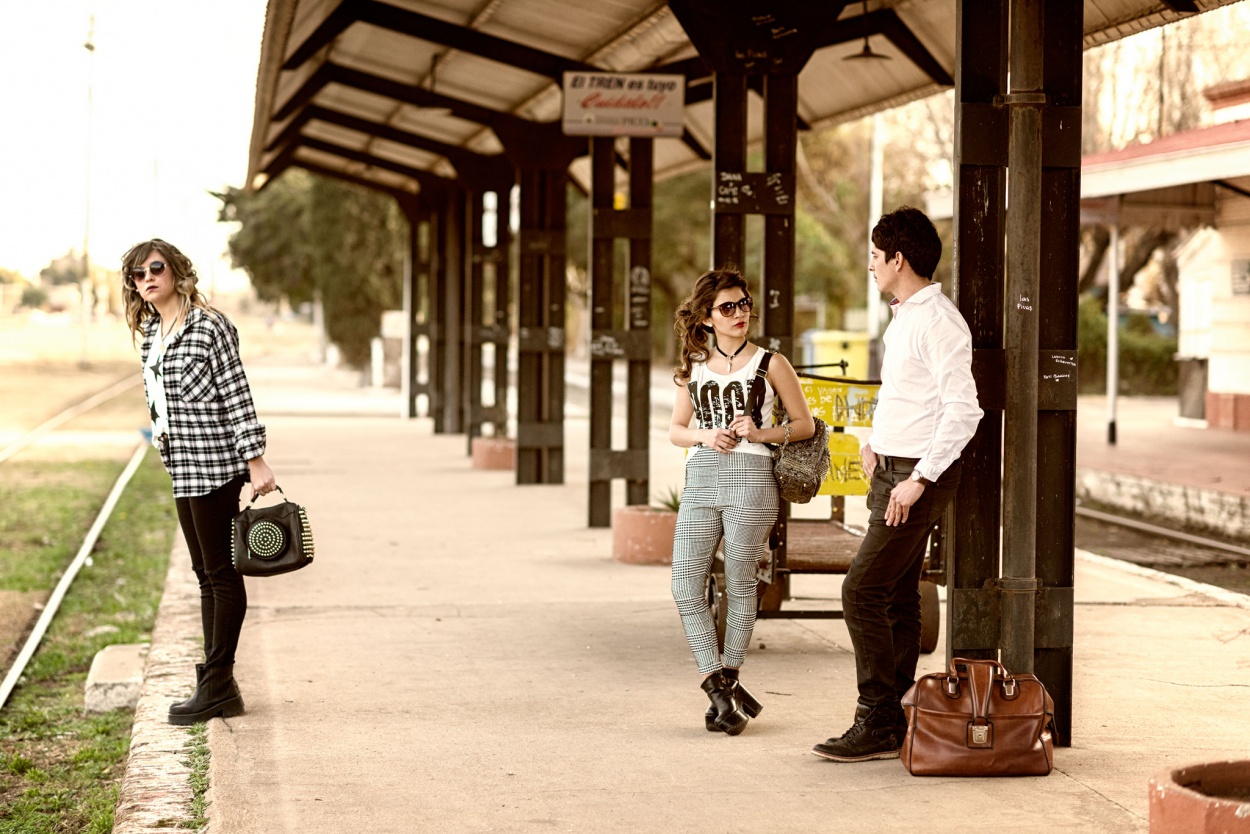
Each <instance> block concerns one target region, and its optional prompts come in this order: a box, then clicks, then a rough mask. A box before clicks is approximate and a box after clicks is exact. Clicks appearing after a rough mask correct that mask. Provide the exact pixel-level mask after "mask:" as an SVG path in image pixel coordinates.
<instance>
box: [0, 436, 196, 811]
mask: <svg viewBox="0 0 1250 834" xmlns="http://www.w3.org/2000/svg"><path fill="white" fill-rule="evenodd" d="M123 466H124V464H122V463H118V462H113V461H109V462H95V461H91V462H76V463H72V464H71V463H21V462H14V461H8V462H6V463H5V464H4V479H3V482H2V483H0V588H8V589H13V590H51V588H52V587H53V586H55V584H56V580H57V578H58V577H59V575H60V573H61V572H62V571H63V570H64V568H65V567H66V566H67V565H68V564H69V561H70V559H72V558H73V555H74V553H75V552H77V549H78V547H79V546H81V542H82V539H83V537H84V536H85V534H86V531H87V530H88V528H90V526H91V523H92V521H94V519H95V516H96V514H97V513H98V512H99V510H100V507H101V506H102V505H103V503H104V499H105V498H106V496H107V495H108V492H109V490H110V489H111V488H112V485H113V483H114V482H115V481H116V479H117V476H118V475H119V474H120V473H121V470H122V468H123ZM175 523H176V522H175V516H174V505H173V499H172V498H171V497H170V491H169V477H168V475H166V474H165V471H164V469H163V468H162V466H161V464H160V460H159V458H158V457H157V456H156V455H155V454H150V453H149V454H148V455H147V457H146V458H145V459H144V461H143V464H142V465H141V466H140V467H139V469H138V471H137V472H136V473H135V476H134V478H133V479H132V480H131V482H130V484H129V486H128V487H127V489H126V491H125V492H124V494H123V495H122V497H121V500H120V501H119V502H118V504H117V507H116V508H115V510H114V512H113V516H112V518H111V519H110V520H109V522H108V524H107V525H106V526H105V528H104V530H103V532H102V534H101V536H100V539H99V541H98V542H97V544H96V548H95V550H94V552H93V553H92V556H91V560H90V562H89V563H88V564H87V565H85V566H84V567H83V569H82V571H81V572H80V573H79V574H78V577H77V578H76V579H75V580H74V584H73V586H72V587H71V588H70V590H69V593H68V594H67V596H66V598H65V601H64V602H63V603H62V605H61V609H60V611H59V612H58V613H57V615H56V618H55V619H54V620H53V621H52V623H51V626H50V627H49V629H48V632H47V634H46V635H45V636H44V638H43V642H42V644H41V645H40V647H39V650H38V651H37V652H36V653H35V656H34V657H33V658H32V659H31V662H30V664H29V665H27V667H26V671H25V674H24V675H23V677H22V682H21V683H20V684H19V686H18V687H17V689H16V690H14V692H13V695H12V696H11V697H10V699H9V703H8V704H7V705H6V706H5V707H4V708H3V709H2V710H0V808H3V809H4V814H3V815H2V816H0V834H36V832H39V834H43V832H92V833H93V834H107V832H109V831H111V830H112V828H113V811H114V808H115V807H116V805H117V786H118V782H119V780H120V778H121V776H122V774H123V772H124V768H125V757H126V751H127V748H128V746H129V743H130V728H131V724H132V722H133V718H134V715H133V713H132V712H131V711H129V710H114V711H113V712H109V713H104V714H92V713H87V712H85V711H84V710H83V686H84V683H85V681H86V677H87V671H88V670H89V669H90V667H91V660H92V658H93V657H94V656H95V654H96V652H98V651H99V650H100V649H102V648H104V647H105V646H108V645H111V644H113V643H142V642H150V640H151V633H152V626H153V624H154V623H155V621H156V611H157V608H158V606H159V604H160V597H161V590H162V588H163V586H164V581H165V573H166V570H167V569H168V566H169V552H170V548H171V547H172V544H173V533H174V524H175Z"/></svg>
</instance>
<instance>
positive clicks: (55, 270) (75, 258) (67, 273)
mask: <svg viewBox="0 0 1250 834" xmlns="http://www.w3.org/2000/svg"><path fill="white" fill-rule="evenodd" d="M39 280H40V281H41V282H43V283H44V284H49V285H51V286H54V287H59V286H62V285H65V284H77V283H78V282H79V281H81V280H82V257H81V256H79V255H75V254H74V252H73V250H71V251H69V252H66V253H65V254H64V255H62V256H61V257H59V258H57V259H56V260H54V261H52V262H51V263H49V264H48V265H47V266H45V267H44V268H43V269H41V270H39Z"/></svg>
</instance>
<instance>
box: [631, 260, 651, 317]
mask: <svg viewBox="0 0 1250 834" xmlns="http://www.w3.org/2000/svg"><path fill="white" fill-rule="evenodd" d="M629 326H630V327H633V328H643V327H650V326H651V270H649V269H647V268H646V267H645V266H636V267H634V268H633V269H631V270H630V271H629Z"/></svg>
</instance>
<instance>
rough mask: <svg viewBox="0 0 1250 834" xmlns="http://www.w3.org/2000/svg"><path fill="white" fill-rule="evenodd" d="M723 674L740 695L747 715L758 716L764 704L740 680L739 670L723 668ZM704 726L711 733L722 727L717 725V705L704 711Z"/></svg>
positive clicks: (740, 701)
mask: <svg viewBox="0 0 1250 834" xmlns="http://www.w3.org/2000/svg"><path fill="white" fill-rule="evenodd" d="M721 674H722V675H724V676H725V680H727V681H728V682H729V684H730V685H731V686H732V687H733V689H734V694H736V695H737V696H738V702H739V703H741V704H742V711H743V712H745V713H746V714H747V717H748V718H756V717H758V716H759V714H760V713H761V712H762V711H763V710H764V705H763V704H761V703H760V702H759V700H758V699H757V698H756V697H755V696H754V695H752V694H751V693H750V692H748V691H747V689H746V687H744V686H743V685H742V684H741V683H740V682H739V681H738V670H737V669H729V668H725V669H722V670H721ZM703 726H704V727H706V728H707V731H708V732H709V733H714V732H716V731H717V730H719V729H720V727H717V726H716V707H714V706H710V707H708V708H707V712H705V713H703Z"/></svg>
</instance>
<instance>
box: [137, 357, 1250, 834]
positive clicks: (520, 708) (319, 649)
mask: <svg viewBox="0 0 1250 834" xmlns="http://www.w3.org/2000/svg"><path fill="white" fill-rule="evenodd" d="M249 375H250V376H251V377H252V379H253V387H254V388H255V389H256V392H257V401H258V404H259V405H260V406H261V416H262V419H265V421H266V422H267V424H268V426H269V433H270V450H269V453H268V454H267V459H268V460H269V462H270V464H271V465H272V466H273V468H274V470H275V472H276V474H277V477H278V480H279V483H280V484H281V485H282V487H283V488H284V490H285V491H286V494H287V495H288V496H290V497H291V498H292V499H293V500H296V501H299V502H300V503H302V504H304V505H305V506H306V507H307V508H308V512H309V516H310V519H311V522H312V525H313V529H314V531H315V535H316V543H317V560H316V562H315V563H314V564H313V565H312V566H311V567H309V568H308V569H306V570H303V571H300V572H298V573H295V574H289V575H286V576H281V577H274V578H271V579H264V580H249V583H248V592H249V597H250V608H249V614H248V619H247V622H246V624H245V627H244V631H243V638H242V643H241V646H240V649H239V657H238V664H237V667H236V675H237V677H238V680H239V683H240V686H241V688H242V691H243V694H244V698H245V700H246V702H247V713H246V714H245V715H243V716H240V717H237V718H232V719H228V720H221V719H214V720H213V721H212V722H210V724H209V745H210V749H211V754H212V765H211V770H210V776H211V783H212V786H211V792H210V796H209V798H210V800H211V805H210V807H209V811H208V816H209V820H210V822H209V829H208V830H209V831H210V832H211V833H212V834H227V832H229V833H230V834H234V832H258V833H259V832H264V834H273V833H274V832H292V833H294V832H299V833H300V834H317V833H318V832H327V834H328V833H329V832H334V834H338V833H339V832H342V831H369V832H405V834H406V833H407V832H412V831H426V830H428V831H457V832H460V831H464V832H478V831H553V830H558V831H622V832H624V831H628V832H631V834H634V833H636V832H649V831H657V832H658V831H664V832H668V831H730V832H736V831H759V830H770V831H773V830H775V831H815V830H826V829H833V830H845V831H856V832H895V831H897V832H904V831H906V832H914V831H916V830H920V829H921V828H923V827H932V826H933V825H934V824H935V823H936V824H939V825H940V826H941V827H943V828H947V827H950V828H956V829H958V830H963V831H991V830H992V831H996V832H997V831H1002V830H1007V831H1020V832H1043V831H1045V832H1050V831H1055V830H1069V831H1080V832H1134V831H1146V830H1147V825H1148V824H1147V814H1148V811H1147V782H1148V780H1149V778H1150V777H1151V775H1152V774H1154V773H1156V772H1158V771H1160V770H1162V769H1163V768H1166V767H1170V766H1175V765H1181V764H1185V763H1190V762H1195V761H1213V760H1223V759H1229V758H1250V733H1247V730H1246V725H1245V719H1244V716H1245V715H1246V714H1247V712H1250V597H1244V596H1240V595H1235V594H1229V593H1227V592H1224V593H1222V594H1209V593H1205V592H1203V590H1202V588H1200V587H1198V586H1195V585H1194V584H1193V583H1188V584H1184V583H1180V584H1178V583H1174V582H1170V581H1167V580H1166V579H1164V578H1161V577H1159V576H1156V575H1152V574H1147V573H1145V572H1142V571H1140V570H1130V569H1126V568H1122V567H1121V566H1120V565H1119V564H1118V563H1114V562H1111V561H1110V560H1105V559H1101V558H1097V557H1085V556H1081V557H1080V558H1078V560H1077V581H1076V617H1075V650H1074V654H1075V669H1074V693H1073V698H1074V714H1073V744H1072V746H1071V747H1069V748H1060V749H1058V750H1057V751H1056V769H1055V772H1054V773H1052V774H1051V775H1050V776H1049V777H1046V778H1024V779H997V780H993V779H948V778H915V777H912V776H910V775H908V774H907V772H906V771H905V770H904V769H903V767H902V765H901V764H900V763H899V762H898V761H897V760H886V761H874V762H867V763H862V764H854V765H851V764H836V763H832V762H827V761H824V760H821V759H818V758H817V757H815V756H813V755H812V754H811V753H810V752H809V751H810V748H811V746H812V745H813V744H814V743H816V742H820V741H824V740H825V739H826V738H827V737H829V736H836V735H840V734H841V733H842V732H843V731H844V730H845V729H846V728H847V727H848V726H849V724H850V721H851V718H852V714H853V711H854V703H855V695H856V691H855V664H854V658H853V655H852V652H851V644H850V640H849V638H848V636H847V632H846V629H845V626H844V625H843V623H842V622H841V621H840V620H786V619H775V620H767V621H761V622H760V623H759V625H758V626H757V628H756V631H755V636H754V639H753V641H752V646H751V652H750V654H749V655H748V659H747V664H746V666H745V667H744V669H743V673H742V679H743V682H744V683H745V684H746V685H747V686H748V687H749V688H750V689H751V690H752V691H753V692H754V693H755V694H756V695H757V697H759V699H760V700H761V701H762V702H763V703H764V711H763V713H762V714H761V715H760V716H759V718H757V719H755V720H753V721H752V722H751V724H750V726H749V727H748V728H747V730H746V731H745V733H743V734H742V735H741V736H738V737H734V738H730V737H728V736H725V735H723V734H720V733H708V732H706V731H705V730H704V728H703V718H702V715H703V711H704V709H705V708H706V705H707V701H706V698H705V696H704V695H703V693H702V692H701V690H700V689H699V686H698V683H699V675H698V673H697V670H696V668H695V665H694V662H693V660H692V658H691V655H690V652H689V649H688V648H687V646H686V643H685V640H684V637H683V634H682V630H681V625H680V621H679V619H678V616H677V612H676V609H675V606H674V604H673V602H672V599H671V596H670V594H669V571H668V569H667V568H665V567H662V566H638V565H625V564H620V563H617V562H614V561H613V560H612V559H611V558H610V550H611V531H610V530H601V529H588V528H587V526H586V525H587V505H586V502H587V486H586V482H587V477H586V476H587V445H588V427H587V421H586V416H585V411H584V408H582V407H580V406H578V405H577V404H576V403H573V404H571V405H570V408H569V415H568V418H567V420H566V449H567V452H566V456H567V468H566V479H565V483H563V484H560V485H545V486H525V487H518V486H516V485H515V483H514V477H513V475H512V473H510V472H492V471H477V470H473V469H472V468H471V467H470V461H469V457H468V455H467V449H466V443H465V438H464V437H463V436H462V435H455V436H447V435H439V436H436V435H434V434H433V433H432V428H431V423H430V421H428V420H425V419H417V420H412V421H404V420H399V419H396V418H394V417H390V416H377V415H375V416H347V415H349V414H360V413H361V412H362V411H367V409H366V407H365V406H363V405H362V406H360V408H354V409H346V408H343V407H342V403H341V399H340V406H337V407H336V409H337V410H341V412H342V413H329V412H330V409H329V408H327V407H326V406H325V397H326V396H327V394H326V391H325V390H324V386H323V387H322V388H321V389H318V388H317V385H318V384H319V383H318V379H317V376H316V375H315V374H305V375H302V376H300V375H295V374H290V373H287V374H285V376H283V375H282V374H277V373H275V374H272V375H270V374H269V373H268V372H267V371H266V369H265V368H264V367H257V368H249ZM575 375H576V369H572V370H571V374H570V384H571V385H572V384H573V382H572V377H573V376H575ZM297 378H298V386H299V387H301V388H303V389H304V394H301V393H300V391H298V390H296V380H297ZM305 395H306V396H305ZM333 396H334V397H335V398H342V397H347V396H350V394H342V393H341V391H340V392H338V393H335V394H334V395H333ZM366 396H367V397H368V398H369V405H368V408H377V407H379V406H378V402H377V399H378V397H377V395H376V394H369V395H366ZM575 396H576V395H574V394H571V397H572V398H575ZM267 398H268V402H270V403H274V402H277V401H279V400H280V401H282V402H284V403H286V404H287V405H288V407H284V408H283V409H280V410H279V411H280V413H268V414H267V413H266V410H265V403H266V400H267ZM300 401H307V402H313V403H319V404H320V405H319V407H318V408H317V409H316V413H315V414H310V415H301V414H299V413H298V410H297V408H295V404H298V403H299V402H300ZM396 404H398V401H397V398H396ZM1123 406H1124V408H1123V411H1122V415H1123V417H1122V422H1121V424H1120V445H1119V446H1118V447H1117V448H1116V449H1115V450H1111V451H1109V452H1105V453H1104V454H1103V455H1102V457H1100V458H1096V457H1095V455H1096V452H1097V451H1098V450H1096V449H1095V448H1094V442H1095V439H1096V438H1095V437H1094V436H1093V435H1094V434H1096V432H1095V431H1094V429H1092V428H1091V427H1090V426H1089V425H1083V426H1082V429H1081V451H1080V453H1079V456H1078V463H1080V464H1081V465H1082V466H1087V465H1092V462H1093V461H1094V460H1095V459H1097V460H1098V461H1100V463H1099V465H1101V466H1106V467H1111V466H1120V467H1122V469H1121V470H1115V471H1123V472H1125V473H1128V474H1135V473H1139V472H1140V473H1144V474H1143V476H1144V475H1151V476H1156V477H1157V476H1161V475H1164V474H1166V473H1175V474H1173V475H1166V476H1167V477H1172V478H1175V479H1177V481H1178V482H1180V481H1181V480H1182V479H1185V480H1186V482H1188V480H1189V479H1192V480H1196V481H1201V482H1203V483H1205V484H1206V485H1207V486H1208V487H1210V486H1212V485H1213V484H1217V483H1218V484H1222V485H1225V486H1232V485H1235V484H1237V483H1240V484H1241V489H1243V490H1245V488H1246V485H1247V481H1246V478H1245V476H1244V475H1240V480H1239V481H1238V480H1237V479H1236V478H1234V476H1233V474H1232V473H1231V472H1226V473H1223V474H1220V478H1221V480H1220V481H1212V480H1211V478H1210V477H1209V476H1208V475H1207V474H1206V473H1205V472H1202V473H1192V472H1189V471H1188V469H1189V468H1190V467H1192V468H1194V469H1202V470H1205V469H1206V468H1207V467H1208V466H1210V467H1211V469H1212V470H1214V469H1215V468H1216V466H1217V465H1223V466H1225V467H1227V468H1234V467H1236V466H1237V465H1238V459H1240V460H1241V461H1244V460H1246V457H1245V455H1244V450H1245V449H1246V448H1247V447H1245V446H1237V447H1235V448H1236V449H1241V450H1243V451H1240V452H1235V451H1233V450H1232V449H1233V448H1234V447H1232V446H1225V450H1224V453H1223V454H1221V455H1218V456H1216V457H1213V458H1211V459H1210V460H1208V459H1207V458H1205V457H1200V454H1203V455H1205V454H1207V452H1201V453H1200V452H1199V451H1197V449H1199V448H1202V449H1214V448H1217V447H1218V446H1219V442H1211V443H1209V442H1208V437H1206V436H1203V434H1202V433H1201V432H1199V431H1196V430H1184V431H1183V432H1181V433H1178V434H1177V435H1176V441H1175V442H1176V444H1177V445H1167V444H1164V443H1159V442H1150V443H1147V442H1145V441H1142V442H1141V443H1140V445H1139V442H1138V441H1137V440H1136V439H1135V437H1136V435H1135V431H1136V429H1135V428H1134V425H1133V420H1134V419H1136V418H1130V416H1129V415H1130V414H1131V413H1134V412H1132V408H1133V406H1132V404H1131V403H1129V402H1125V403H1124V404H1123ZM1083 407H1084V404H1083ZM1145 413H1146V412H1145V411H1143V412H1142V414H1143V415H1145ZM1081 417H1082V420H1083V421H1084V422H1086V423H1091V424H1092V423H1093V422H1094V420H1093V418H1090V419H1089V420H1085V415H1084V410H1082V412H1081ZM1143 419H1145V418H1144V417H1143ZM1178 431H1180V430H1178ZM666 434H667V419H666V417H664V415H663V414H662V413H660V409H658V408H657V413H656V414H655V415H654V418H653V420H652V432H651V443H652V460H653V468H652V473H653V474H652V486H653V488H654V490H655V491H656V492H658V491H660V490H661V489H662V488H664V487H666V486H667V485H668V480H667V479H669V478H671V477H675V476H679V475H680V465H681V460H680V455H679V454H675V453H674V450H673V447H671V446H669V445H668V444H667V441H666ZM1222 435H1223V433H1221V436H1222ZM1168 437H1169V442H1171V438H1172V436H1171V434H1169V435H1168ZM1247 440H1250V438H1247ZM1221 442H1226V443H1229V444H1232V443H1240V442H1241V441H1240V439H1239V438H1234V439H1232V440H1229V439H1228V438H1224V439H1223V441H1221ZM1183 443H1190V444H1192V447H1193V449H1194V450H1195V451H1193V453H1192V454H1191V453H1190V447H1187V446H1184V445H1180V444H1183ZM1152 451H1153V454H1154V455H1155V458H1156V459H1157V463H1154V464H1152V463H1150V462H1149V461H1147V460H1145V458H1146V456H1148V455H1150V454H1151V453H1152ZM1164 457H1166V458H1167V459H1168V461H1167V462H1166V463H1165V462H1164V461H1163V460H1162V458H1164ZM1186 462H1189V463H1190V467H1187V466H1186V465H1185V464H1186ZM1143 467H1144V468H1143ZM180 562H181V563H185V556H184V557H181V559H180V558H178V555H177V554H175V559H174V566H173V567H174V569H173V570H171V577H173V576H174V574H175V573H176V571H177V570H178V569H179V564H180ZM183 581H184V582H185V579H184V580H183ZM840 582H841V577H838V576H800V577H795V589H794V590H795V593H796V594H797V595H800V596H804V597H807V598H809V599H811V600H813V601H814V602H813V604H823V605H827V604H828V601H829V600H836V598H837V597H838V595H839V587H840ZM185 599H186V600H187V602H188V603H190V604H193V603H194V602H195V598H194V596H187V597H185ZM162 617H164V614H162ZM164 625H165V624H162V626H159V627H158V631H161V629H162V628H163V627H164ZM180 628H181V633H176V629H175V628H174V627H173V626H170V627H169V628H168V629H166V630H165V631H164V632H162V633H163V634H164V635H165V637H164V638H163V639H169V640H175V641H182V643H183V644H185V645H193V644H194V642H195V640H196V638H197V637H198V635H197V634H196V633H195V629H196V628H198V620H197V619H196V618H195V617H194V616H189V617H188V616H184V617H183V618H182V622H181V626H180ZM940 645H942V643H939V646H940ZM192 662H193V659H192V658H190V657H188V659H187V660H186V661H185V666H186V668H185V670H184V672H185V675H183V676H182V677H181V681H182V682H181V683H177V682H175V688H177V686H181V687H182V690H183V691H185V689H186V688H187V686H186V684H188V683H189V682H190V681H192V680H193V678H194V670H193V669H192V668H191V665H190V664H191V663H192ZM943 665H944V658H943V656H942V655H941V651H940V650H939V652H938V653H936V654H934V655H927V656H922V659H921V668H920V670H919V671H920V672H921V673H924V672H930V671H937V670H939V669H941V668H942V667H943ZM167 685H168V682H167ZM179 696H180V697H184V696H183V695H182V694H181V691H180V692H179ZM148 697H152V698H157V699H159V698H162V697H164V696H163V695H162V694H160V693H159V692H158V691H157V690H156V689H153V690H152V692H151V693H150V694H145V698H148ZM156 706H157V711H156V712H155V713H153V712H152V711H151V710H149V712H147V713H145V711H144V707H143V706H142V705H141V708H140V714H156V715H158V716H159V706H160V704H159V703H158V704H157V705H156ZM170 755H175V756H177V755H181V754H179V753H177V752H174V753H171V754H170Z"/></svg>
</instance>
